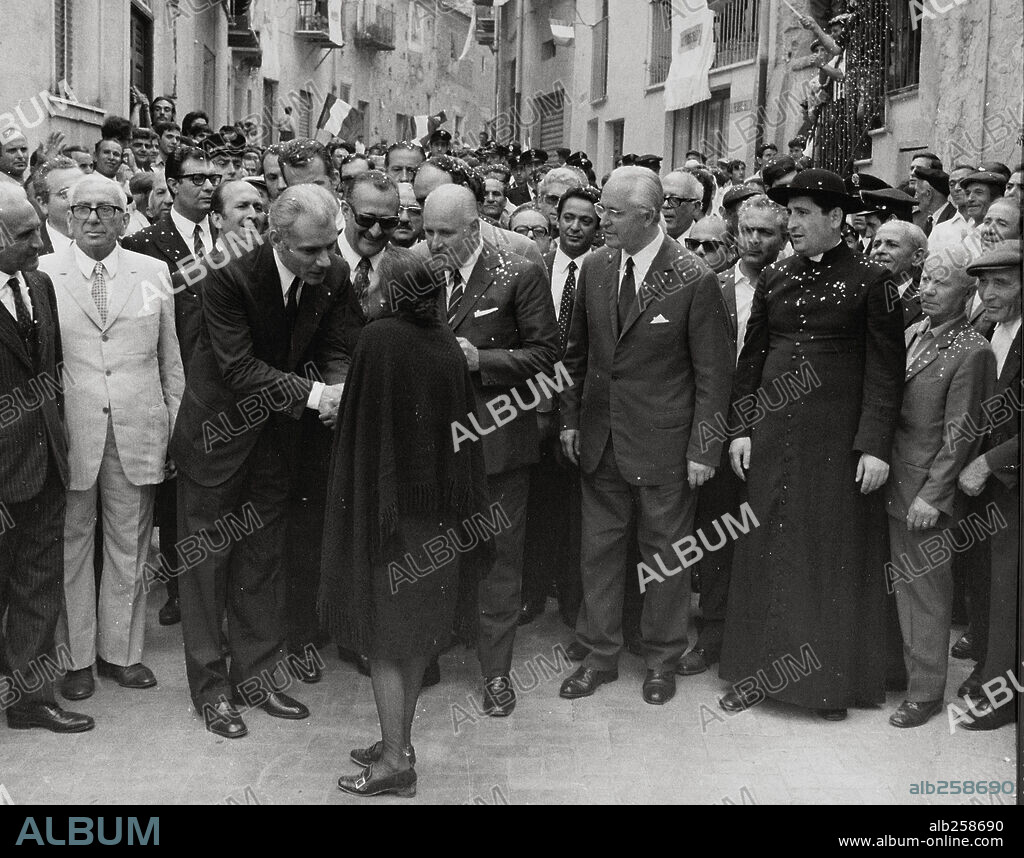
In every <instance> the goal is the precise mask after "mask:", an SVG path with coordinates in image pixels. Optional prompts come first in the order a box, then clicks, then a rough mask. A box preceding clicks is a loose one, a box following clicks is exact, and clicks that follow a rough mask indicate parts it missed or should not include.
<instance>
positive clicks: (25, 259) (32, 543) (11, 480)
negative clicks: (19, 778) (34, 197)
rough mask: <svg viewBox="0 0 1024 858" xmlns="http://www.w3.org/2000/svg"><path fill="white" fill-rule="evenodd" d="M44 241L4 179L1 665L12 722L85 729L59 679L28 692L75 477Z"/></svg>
mask: <svg viewBox="0 0 1024 858" xmlns="http://www.w3.org/2000/svg"><path fill="white" fill-rule="evenodd" d="M41 249H42V241H41V239H40V237H39V216H38V215H37V214H36V212H35V209H33V208H32V205H31V204H30V203H29V201H28V198H27V197H26V196H25V193H24V192H23V191H22V190H21V189H20V188H16V187H14V186H13V185H12V186H11V187H7V186H2V187H0V672H2V673H4V674H6V675H7V676H8V677H10V678H5V682H4V684H3V686H2V688H3V695H2V697H3V699H2V703H0V708H3V709H6V711H7V724H8V726H10V727H13V728H19V729H20V728H29V727H42V728H45V729H47V730H52V731H53V732H55V733H80V732H82V731H84V730H91V729H92V728H93V726H94V723H93V719H92V718H90V717H89V716H88V715H79V714H76V713H74V712H66V711H64V710H63V709H61V707H60V706H58V705H57V703H56V698H55V697H54V694H53V684H52V682H50V681H44V682H41V683H40V684H39V687H38V688H34V689H32V690H29V689H30V687H31V686H32V685H34V684H35V681H36V677H41V676H44V675H46V673H47V672H48V668H47V664H48V663H49V664H51V665H52V664H55V662H54V656H55V650H54V632H55V630H56V627H57V622H58V620H59V618H60V615H61V612H62V611H63V609H64V587H63V580H64V497H65V492H66V489H67V485H68V458H67V455H68V442H67V435H66V433H65V431H64V414H63V411H64V398H63V392H62V382H61V378H60V372H61V369H60V367H61V364H62V361H63V359H62V355H61V342H60V325H59V322H58V318H57V299H56V296H55V295H54V291H53V285H52V284H51V283H50V278H49V277H47V276H46V275H45V274H40V273H38V272H37V271H36V269H37V267H38V265H39V251H40V250H41ZM36 401H38V402H39V406H38V407H35V408H32V407H26V403H33V402H36ZM5 613H6V622H5V621H4V614H5ZM60 662H61V664H63V662H64V659H63V658H61V659H60ZM19 678H20V679H19Z"/></svg>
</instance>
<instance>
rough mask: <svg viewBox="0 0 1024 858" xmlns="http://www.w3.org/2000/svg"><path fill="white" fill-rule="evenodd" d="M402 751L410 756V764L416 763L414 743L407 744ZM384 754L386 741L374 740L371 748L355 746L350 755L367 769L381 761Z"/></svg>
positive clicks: (354, 761)
mask: <svg viewBox="0 0 1024 858" xmlns="http://www.w3.org/2000/svg"><path fill="white" fill-rule="evenodd" d="M402 753H403V754H405V756H406V757H408V758H409V765H410V766H415V765H416V749H415V748H414V747H413V746H412V745H406V746H405V747H404V748H402ZM383 755H384V743H383V742H374V743H373V744H372V745H370V747H369V748H353V749H352V751H351V753H349V755H348V756H349V759H350V760H352V762H353V763H355V764H356V765H359V766H362V767H363V768H364V769H365V768H366V767H367V766H371V765H373V764H374V763H376V762H379V761H380V758H381V757H382V756H383Z"/></svg>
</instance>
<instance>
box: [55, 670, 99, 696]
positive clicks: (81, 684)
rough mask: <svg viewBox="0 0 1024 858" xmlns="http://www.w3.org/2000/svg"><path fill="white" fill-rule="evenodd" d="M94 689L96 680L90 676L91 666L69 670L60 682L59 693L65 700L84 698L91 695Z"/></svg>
mask: <svg viewBox="0 0 1024 858" xmlns="http://www.w3.org/2000/svg"><path fill="white" fill-rule="evenodd" d="M95 690H96V680H95V679H93V678H92V667H91V666H90V667H83V668H82V669H81V670H69V671H68V672H67V673H66V674H64V679H62V680H61V683H60V695H61V697H63V698H64V699H65V700H85V698H87V697H92V695H93V692H94V691H95Z"/></svg>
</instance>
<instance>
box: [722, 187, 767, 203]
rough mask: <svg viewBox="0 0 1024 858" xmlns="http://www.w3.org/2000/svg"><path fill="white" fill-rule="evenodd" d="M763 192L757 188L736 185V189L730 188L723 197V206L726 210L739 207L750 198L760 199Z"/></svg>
mask: <svg viewBox="0 0 1024 858" xmlns="http://www.w3.org/2000/svg"><path fill="white" fill-rule="evenodd" d="M759 196H761V192H760V191H759V190H757V188H752V187H750V186H749V185H745V184H744V185H736V186H735V187H732V188H729V190H727V191H726V192H725V196H724V197H722V205H723V206H725V208H727V209H728V208H730V207H732V206H735V205H738V204H739V203H741V202H743V201H744V200H745V199H748V198H749V197H759Z"/></svg>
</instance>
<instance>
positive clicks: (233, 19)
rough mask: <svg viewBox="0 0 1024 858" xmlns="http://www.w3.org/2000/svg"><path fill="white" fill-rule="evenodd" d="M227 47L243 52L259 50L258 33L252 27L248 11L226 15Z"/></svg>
mask: <svg viewBox="0 0 1024 858" xmlns="http://www.w3.org/2000/svg"><path fill="white" fill-rule="evenodd" d="M228 47H229V48H231V50H233V51H241V52H243V53H247V52H252V51H259V50H260V34H259V33H257V32H256V31H255V30H254V29H253V28H252V22H251V21H250V20H249V13H248V12H244V13H243V14H241V15H229V16H228Z"/></svg>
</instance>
